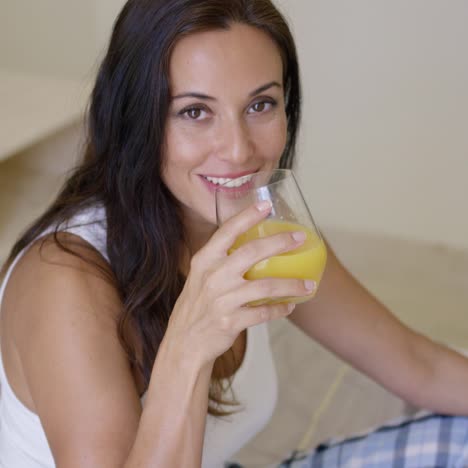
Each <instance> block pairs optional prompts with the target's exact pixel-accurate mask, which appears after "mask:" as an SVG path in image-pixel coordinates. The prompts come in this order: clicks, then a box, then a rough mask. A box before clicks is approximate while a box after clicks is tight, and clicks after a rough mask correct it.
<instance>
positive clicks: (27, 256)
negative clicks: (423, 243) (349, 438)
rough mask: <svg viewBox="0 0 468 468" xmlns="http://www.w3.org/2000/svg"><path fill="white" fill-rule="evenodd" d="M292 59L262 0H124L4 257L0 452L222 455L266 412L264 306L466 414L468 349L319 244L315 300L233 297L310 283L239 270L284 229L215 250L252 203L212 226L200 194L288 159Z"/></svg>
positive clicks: (288, 238)
mask: <svg viewBox="0 0 468 468" xmlns="http://www.w3.org/2000/svg"><path fill="white" fill-rule="evenodd" d="M298 75H299V74H298V66H297V60H296V53H295V47H294V43H293V40H292V38H291V35H290V33H289V30H288V28H287V26H286V24H285V23H284V20H283V18H282V17H281V16H280V15H279V13H278V12H277V11H276V10H275V8H274V7H273V5H272V4H271V3H270V1H269V0H230V1H229V2H226V1H223V0H130V1H129V2H128V3H127V4H126V5H125V7H124V9H123V11H122V12H121V14H120V16H119V18H118V20H117V22H116V24H115V27H114V31H113V35H112V38H111V42H110V46H109V50H108V52H107V55H106V57H105V59H104V61H103V64H102V66H101V68H100V71H99V74H98V77H97V81H96V85H95V88H94V91H93V94H92V101H91V107H90V111H89V143H88V146H87V149H86V154H85V158H84V162H83V163H82V165H81V166H80V167H78V169H77V170H76V171H75V172H74V174H73V175H72V176H71V177H70V178H69V180H68V181H67V183H66V185H65V187H64V188H63V190H62V192H61V193H60V194H59V196H58V198H57V200H56V201H55V202H54V203H53V205H52V206H51V207H50V209H49V210H48V211H47V212H46V213H45V214H44V215H43V216H42V217H41V218H40V219H39V220H37V221H36V222H35V223H34V224H33V226H32V227H31V228H30V229H29V230H28V231H27V232H26V233H25V234H24V235H23V236H22V237H21V238H20V239H19V241H18V242H17V244H16V245H15V246H14V248H13V250H12V252H11V255H10V257H9V260H8V262H7V264H6V268H5V277H4V282H3V287H2V291H1V293H0V294H1V295H0V300H1V349H2V358H3V359H2V360H3V369H0V371H1V372H0V378H1V384H2V413H1V418H2V421H1V423H2V432H1V435H0V444H1V445H0V460H1V462H2V466H7V467H23V466H24V467H39V466H41V467H53V466H58V467H67V468H70V467H87V468H92V467H99V468H102V467H112V468H113V467H116V466H125V467H146V466H148V467H149V466H152V467H153V466H157V467H171V468H172V467H197V466H201V465H203V466H205V467H218V466H222V463H223V462H224V461H226V460H228V459H229V458H230V457H231V456H232V455H233V454H234V453H235V452H236V451H237V450H238V449H239V448H240V447H241V446H242V445H244V444H245V443H246V442H247V441H248V440H249V439H250V438H252V437H253V435H254V434H255V433H257V432H258V431H259V430H260V429H261V428H262V427H263V426H264V425H265V424H266V422H267V421H268V419H269V417H270V416H271V413H272V411H273V408H274V404H275V398H276V378H275V373H274V368H273V363H272V359H271V354H270V350H269V345H268V337H267V331H266V323H267V322H269V321H270V320H273V319H276V318H280V317H286V316H288V317H289V318H290V320H292V321H293V322H294V323H295V324H296V325H298V326H299V327H301V328H302V329H303V330H304V331H305V332H306V333H307V334H308V335H310V336H311V338H313V339H316V340H318V341H319V342H321V343H323V345H325V346H327V347H328V348H329V349H331V350H332V351H333V352H335V353H337V354H338V355H340V356H342V357H343V358H344V359H346V360H347V361H349V362H350V363H351V364H352V365H354V366H355V367H357V368H358V369H360V370H362V371H363V372H365V373H367V374H368V375H369V376H371V377H372V378H373V379H375V380H377V381H378V382H380V383H381V384H382V385H384V386H386V387H387V388H389V389H390V390H392V391H393V392H395V393H396V394H398V395H400V396H402V397H403V398H406V399H407V400H409V401H411V402H412V403H413V404H416V405H419V406H423V407H427V408H430V409H432V410H436V411H440V412H445V413H450V414H468V402H467V400H466V398H465V391H464V388H466V387H467V386H468V362H467V361H466V360H465V359H464V358H462V357H461V356H459V355H457V354H455V353H453V352H451V351H449V350H447V349H445V348H442V347H440V346H438V345H436V344H434V343H432V342H430V341H429V340H427V339H426V338H424V337H421V336H419V335H417V334H415V333H414V332H412V331H410V330H408V329H406V328H405V327H404V326H402V325H401V324H400V323H399V322H398V321H397V320H396V319H395V318H393V316H392V315H391V314H390V313H389V312H388V311H387V310H386V309H385V308H384V307H383V306H382V305H381V304H379V303H378V302H377V301H376V300H375V299H373V298H372V297H371V296H370V295H369V294H368V293H367V292H366V291H365V290H364V289H363V288H362V287H361V286H360V285H359V284H358V283H357V282H356V281H355V280H354V279H352V277H351V276H350V275H349V273H348V272H347V271H346V270H345V269H344V268H343V267H342V266H341V264H340V263H339V262H338V260H337V259H336V257H335V256H334V255H333V253H332V251H331V250H330V256H329V263H328V266H327V270H326V272H325V276H324V278H323V280H322V285H321V289H320V292H319V294H318V296H317V300H315V301H311V302H306V303H304V304H302V305H298V306H297V307H296V310H295V311H294V313H292V310H291V308H289V307H288V306H286V305H275V306H259V307H256V308H248V307H243V305H244V304H246V303H248V302H250V301H253V300H256V299H260V298H262V297H265V296H278V297H281V296H294V295H295V296H298V295H308V294H310V292H311V290H313V288H314V284H310V283H309V282H306V283H304V282H302V281H299V280H291V279H289V280H286V279H265V280H258V281H246V280H244V279H243V277H242V275H243V272H245V271H246V270H247V269H248V268H249V267H250V266H252V265H253V264H255V263H257V262H258V261H260V260H261V259H264V258H267V257H269V256H272V255H274V254H277V253H279V252H284V251H287V250H291V249H294V248H296V247H297V246H298V245H300V244H301V242H302V240H301V238H300V236H299V237H298V236H293V235H291V234H290V233H283V234H278V235H276V236H272V237H270V238H266V239H262V240H256V241H252V242H251V243H249V244H246V245H245V246H244V247H242V248H240V249H238V250H237V251H236V252H235V253H234V254H232V255H230V256H229V257H228V256H227V254H226V252H227V250H228V249H229V247H230V246H231V245H232V243H233V241H234V240H235V239H236V237H237V236H238V235H239V234H241V233H242V232H245V231H246V230H247V229H248V228H250V227H251V226H253V225H255V224H257V223H258V222H259V221H261V220H262V219H263V218H265V217H266V216H267V215H268V212H269V208H270V207H269V206H268V205H266V206H265V205H259V206H252V207H250V208H248V209H246V210H245V211H244V212H242V213H240V214H239V215H238V216H236V217H235V218H232V219H231V220H229V221H228V222H227V223H226V224H225V225H223V226H222V227H221V228H220V229H218V230H217V229H216V225H215V214H214V199H213V195H212V191H211V189H212V185H213V184H216V182H217V181H216V178H234V177H236V176H240V175H244V174H246V173H247V174H248V173H253V172H256V171H258V170H266V169H271V168H274V167H278V166H279V167H282V168H291V167H292V166H293V159H294V147H295V141H296V132H297V127H298V122H299V115H300V91H299V79H298ZM207 177H211V178H212V179H211V180H212V182H209V181H207ZM213 178H214V179H213ZM218 182H219V181H218ZM311 288H312V289H311ZM337 292H339V294H337ZM337 324H339V326H337ZM255 325H258V326H255ZM0 367H2V366H0ZM265 388H268V389H269V391H268V392H265V391H264V389H265ZM259 395H261V397H259ZM314 457H315V455H310V463H313V458H314Z"/></svg>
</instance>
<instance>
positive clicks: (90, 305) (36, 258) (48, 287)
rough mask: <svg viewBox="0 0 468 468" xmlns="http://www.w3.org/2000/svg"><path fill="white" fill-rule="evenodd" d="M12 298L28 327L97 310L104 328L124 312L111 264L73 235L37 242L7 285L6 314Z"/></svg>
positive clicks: (91, 246) (98, 318)
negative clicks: (34, 323) (104, 323)
mask: <svg viewBox="0 0 468 468" xmlns="http://www.w3.org/2000/svg"><path fill="white" fill-rule="evenodd" d="M11 298H12V300H13V301H14V309H15V312H14V314H15V316H16V317H18V318H21V317H22V316H25V318H26V317H27V320H28V322H29V323H31V320H39V321H41V320H50V319H52V318H53V317H54V316H55V315H58V318H60V317H64V316H65V317H72V316H73V314H75V313H76V312H75V311H76V310H80V314H86V313H87V312H89V311H90V310H96V309H97V308H99V309H100V310H102V312H101V313H99V314H97V315H96V320H98V321H105V322H106V321H107V320H109V318H112V319H114V318H115V317H116V316H117V315H118V313H119V312H120V308H121V304H120V301H119V294H118V292H117V290H116V288H115V282H114V281H113V275H112V271H111V269H110V266H109V264H108V262H107V260H106V259H105V258H104V257H103V255H102V254H101V252H99V251H98V250H96V248H95V247H94V246H93V245H91V244H90V243H89V242H87V241H86V240H85V239H83V238H81V237H79V236H77V235H75V234H71V233H69V232H58V233H56V234H48V235H46V236H45V237H43V238H41V239H39V240H36V241H35V242H33V244H32V245H31V246H30V247H29V248H28V249H27V251H26V252H25V253H24V254H23V255H22V256H21V258H20V259H19V261H18V262H17V264H16V265H15V267H14V269H13V271H12V273H11V276H10V278H9V279H8V284H7V285H6V288H5V293H4V298H3V301H2V303H3V307H2V309H4V310H6V311H8V308H9V307H8V306H9V303H10V301H9V299H11ZM99 306H102V307H99ZM64 311H66V314H65V315H63V314H62V312H64ZM2 313H3V312H2ZM28 328H29V327H28Z"/></svg>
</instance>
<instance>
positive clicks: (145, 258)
mask: <svg viewBox="0 0 468 468" xmlns="http://www.w3.org/2000/svg"><path fill="white" fill-rule="evenodd" d="M236 22H238V23H243V24H246V25H250V26H252V27H255V28H259V29H260V30H262V31H264V32H265V33H267V34H268V35H269V36H270V37H271V38H272V39H273V40H274V42H275V43H276V44H277V46H278V48H279V50H280V52H281V56H282V60H283V69H284V90H285V99H286V114H287V125H288V133H287V141H286V146H285V148H284V153H283V155H282V157H281V159H280V164H279V166H280V167H281V168H291V167H292V166H293V161H294V150H295V144H296V137H297V131H298V127H299V121H300V101H301V95H300V83H299V70H298V62H297V55H296V48H295V44H294V41H293V38H292V35H291V33H290V30H289V28H288V25H287V23H286V21H285V19H284V18H283V17H282V15H281V14H280V13H279V12H278V10H277V9H276V8H275V6H274V5H273V4H272V2H271V1H270V0H129V1H128V2H127V3H126V4H125V6H124V8H123V10H122V11H121V13H120V15H119V16H118V18H117V20H116V22H115V24H114V28H113V32H112V36H111V40H110V43H109V47H108V50H107V53H106V55H105V57H104V59H103V62H102V64H101V66H100V69H99V72H98V75H97V79H96V83H95V86H94V89H93V91H92V95H91V100H90V105H89V108H88V113H87V130H88V131H87V142H86V146H85V151H84V158H83V162H82V163H81V164H80V165H79V166H78V167H77V168H76V169H74V170H73V171H72V173H71V175H70V176H69V177H68V179H67V181H66V182H65V184H64V186H63V187H62V189H61V191H60V192H59V194H58V196H57V198H56V199H55V201H54V202H53V203H52V205H51V206H50V207H49V208H48V209H47V211H46V212H45V213H44V214H43V215H42V216H41V217H39V219H37V220H36V221H35V222H34V223H33V224H32V226H31V227H29V228H28V229H27V231H26V232H25V233H24V234H23V235H22V236H21V238H20V239H19V240H18V241H17V242H16V244H15V245H14V247H13V249H12V251H11V253H10V255H9V258H8V260H7V264H6V265H10V264H11V262H12V261H13V259H14V258H15V257H16V256H17V255H18V254H19V253H20V252H21V251H22V250H23V249H24V248H25V247H26V246H28V245H29V244H30V243H31V242H32V241H33V240H34V239H36V238H38V237H39V236H40V235H41V233H43V232H44V230H45V229H47V228H49V227H50V226H57V228H56V232H55V236H54V239H55V242H56V243H57V244H58V245H59V246H60V247H61V248H63V249H64V250H66V251H68V252H70V253H73V254H75V255H77V254H76V252H74V251H73V249H70V246H69V245H67V246H65V245H64V244H63V243H61V241H60V239H59V237H58V236H57V231H59V229H60V225H61V224H62V223H63V222H65V221H66V220H68V219H70V218H71V217H72V216H73V215H75V214H76V213H78V212H79V211H81V210H82V209H84V208H86V207H90V206H93V205H95V204H96V203H100V204H102V205H103V206H104V208H105V211H106V216H107V252H108V257H109V261H110V270H111V273H112V279H111V280H112V282H113V284H114V285H115V287H116V288H117V290H118V292H119V295H120V298H121V301H122V304H123V307H122V312H121V314H120V316H119V319H118V333H119V338H120V341H121V344H122V346H123V348H124V349H125V351H126V353H127V355H128V359H129V362H130V363H131V365H132V367H133V369H134V370H135V371H136V372H138V373H139V374H140V375H141V376H142V377H143V379H144V382H145V384H146V387H147V386H148V383H149V380H150V377H151V371H152V367H153V363H154V360H155V357H156V353H157V351H158V347H159V344H160V342H161V340H162V338H163V336H164V333H165V330H166V328H167V325H168V320H169V317H170V315H171V311H172V309H173V307H174V304H175V302H176V300H177V298H178V296H179V295H180V293H181V291H182V288H183V286H184V282H185V278H184V277H183V275H182V274H181V272H180V269H179V267H180V265H181V258H182V247H183V245H184V244H185V243H186V236H185V234H184V227H183V219H182V216H181V210H180V205H179V203H178V201H177V200H176V199H175V197H174V196H173V195H172V193H171V192H170V191H169V190H168V188H167V187H166V186H165V184H164V183H163V180H162V178H161V172H162V165H163V142H164V133H165V125H166V119H167V115H168V108H169V104H170V89H169V61H170V57H171V52H172V50H173V48H174V46H175V44H176V43H177V41H179V40H180V39H181V38H182V37H184V36H187V35H189V34H193V33H196V32H201V31H207V30H216V29H224V30H226V29H229V27H230V25H232V24H233V23H236ZM231 354H232V355H233V353H231ZM227 357H228V356H227V355H226V356H224V355H223V356H221V357H220V358H218V360H217V361H216V363H215V366H214V370H213V375H212V379H211V386H210V395H209V397H210V405H209V408H208V412H209V413H210V414H213V415H217V416H219V415H225V414H230V413H229V412H226V411H225V410H223V409H222V407H221V405H236V404H237V402H235V401H234V400H232V399H231V400H227V399H226V398H225V393H226V391H227V390H228V389H229V388H230V380H229V385H228V386H226V379H223V378H221V376H222V375H223V372H224V370H223V369H224V368H225V367H226V366H225V365H223V363H224V364H226V363H227V362H228V361H227ZM229 362H231V363H232V358H231V360H230V361H229Z"/></svg>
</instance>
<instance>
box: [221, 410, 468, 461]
mask: <svg viewBox="0 0 468 468" xmlns="http://www.w3.org/2000/svg"><path fill="white" fill-rule="evenodd" d="M228 466H229V465H228ZM233 466H236V465H233ZM237 466H238V465H237ZM276 467H277V468H447V467H450V468H468V418H467V417H453V416H443V415H434V414H427V413H425V414H419V415H417V416H415V417H413V418H411V419H408V418H406V419H399V420H395V421H392V422H390V423H388V424H386V425H384V426H381V427H379V428H376V429H373V430H371V431H367V432H366V433H363V434H360V435H357V436H355V437H351V438H347V439H341V440H337V439H335V440H330V441H328V442H326V443H323V444H321V445H319V446H318V447H316V448H315V449H314V450H313V451H311V452H307V453H299V452H294V453H292V454H291V456H290V457H289V458H288V459H286V460H284V461H283V462H282V463H281V464H279V465H276Z"/></svg>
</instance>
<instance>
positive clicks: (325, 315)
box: [289, 245, 468, 415]
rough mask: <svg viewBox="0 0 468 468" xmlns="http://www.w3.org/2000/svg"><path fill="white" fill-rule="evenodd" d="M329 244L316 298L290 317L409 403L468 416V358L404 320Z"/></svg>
mask: <svg viewBox="0 0 468 468" xmlns="http://www.w3.org/2000/svg"><path fill="white" fill-rule="evenodd" d="M327 247H328V253H329V256H328V263H327V267H326V270H325V273H324V277H323V279H322V282H321V284H320V287H319V290H318V292H317V296H316V298H315V299H314V300H312V301H309V302H306V303H304V304H300V305H298V306H297V307H296V309H295V311H294V312H293V313H292V314H291V316H290V317H289V318H290V320H291V321H292V322H293V323H294V324H296V325H297V326H298V327H299V328H301V329H302V330H303V331H304V332H305V333H306V334H307V335H309V336H310V337H311V338H313V339H315V340H317V341H318V342H320V343H321V344H323V346H325V347H326V348H328V349H329V350H330V351H332V352H334V353H336V354H337V355H338V356H340V357H341V358H342V359H344V360H346V361H348V362H349V363H350V364H351V365H353V366H354V367H356V368H357V369H359V370H360V371H362V372H363V373H365V374H367V375H368V376H369V377H371V378H372V379H374V380H376V381H377V382H379V383H380V384H381V385H383V386H384V387H386V388H387V389H388V390H390V391H391V392H393V393H395V394H396V395H398V396H400V397H401V398H403V399H405V400H407V401H408V402H411V403H412V404H414V405H416V406H419V407H422V408H427V409H431V410H433V411H438V412H443V413H450V414H460V415H468V399H467V397H466V389H467V388H468V359H466V358H464V357H463V356H461V355H459V354H457V353H455V352H453V351H451V350H449V349H448V348H446V347H444V346H441V345H439V344H436V343H434V342H433V341H431V340H429V339H428V338H426V337H424V336H422V335H421V334H419V333H416V332H415V331H413V330H411V329H409V328H407V327H406V326H405V325H403V324H402V323H401V322H400V321H399V320H398V319H397V318H396V317H395V316H393V315H392V314H391V313H390V311H389V310H388V309H387V308H386V307H385V306H384V305H383V304H381V303H380V302H379V301H378V300H377V299H376V298H374V297H373V296H372V295H371V294H370V293H369V292H368V291H367V290H366V289H365V288H364V287H363V286H361V285H360V284H359V282H358V281H357V280H356V279H354V278H353V277H352V275H351V274H350V273H349V272H348V271H347V270H346V269H345V268H344V267H343V265H342V264H341V263H340V262H339V261H338V259H337V258H336V256H335V254H334V252H333V250H332V249H331V248H330V246H328V245H327ZM433 292H434V291H433ZM429 293H431V292H429Z"/></svg>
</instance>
